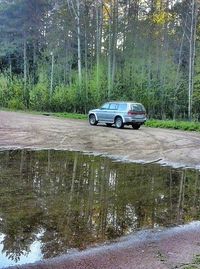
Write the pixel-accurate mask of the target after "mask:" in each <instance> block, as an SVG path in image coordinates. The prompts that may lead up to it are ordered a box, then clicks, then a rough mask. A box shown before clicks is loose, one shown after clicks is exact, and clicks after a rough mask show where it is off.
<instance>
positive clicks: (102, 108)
mask: <svg viewBox="0 0 200 269" xmlns="http://www.w3.org/2000/svg"><path fill="white" fill-rule="evenodd" d="M108 107H109V103H105V104H104V105H102V106H101V107H100V109H101V110H105V109H108Z"/></svg>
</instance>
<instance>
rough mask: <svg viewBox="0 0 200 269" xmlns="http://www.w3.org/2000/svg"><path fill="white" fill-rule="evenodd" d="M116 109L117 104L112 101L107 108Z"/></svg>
mask: <svg viewBox="0 0 200 269" xmlns="http://www.w3.org/2000/svg"><path fill="white" fill-rule="evenodd" d="M117 109H118V104H114V103H112V104H110V106H109V110H117Z"/></svg>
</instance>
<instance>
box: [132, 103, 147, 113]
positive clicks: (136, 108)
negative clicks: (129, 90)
mask: <svg viewBox="0 0 200 269" xmlns="http://www.w3.org/2000/svg"><path fill="white" fill-rule="evenodd" d="M131 110H132V111H138V112H141V111H145V108H144V107H143V105H142V104H131Z"/></svg>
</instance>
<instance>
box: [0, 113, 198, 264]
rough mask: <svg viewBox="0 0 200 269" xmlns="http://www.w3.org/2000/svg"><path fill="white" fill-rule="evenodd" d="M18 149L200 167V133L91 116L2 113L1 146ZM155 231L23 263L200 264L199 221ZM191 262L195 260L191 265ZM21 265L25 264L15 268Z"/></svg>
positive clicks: (0, 127)
mask: <svg viewBox="0 0 200 269" xmlns="http://www.w3.org/2000/svg"><path fill="white" fill-rule="evenodd" d="M15 148H31V149H35V148H37V149H44V148H51V149H59V150H78V151H87V152H92V153H101V154H107V155H109V156H112V157H115V158H118V159H123V160H132V161H137V162H139V161H142V162H156V161H157V162H161V163H167V164H171V165H173V166H190V167H195V168H200V161H199V160H200V134H199V133H195V132H194V133H191V132H182V131H175V130H165V129H152V128H146V127H141V129H140V130H133V129H131V128H129V127H128V128H125V129H122V130H118V129H115V128H108V127H105V126H103V125H101V126H100V125H99V126H90V125H89V124H88V122H87V121H80V120H66V119H58V118H53V117H47V116H39V115H31V114H25V113H14V112H0V150H3V149H15ZM176 229H178V228H174V229H172V230H169V231H168V230H164V231H161V232H156V233H155V234H152V235H151V232H150V234H149V233H147V236H146V237H145V238H143V239H142V240H141V238H140V237H138V235H136V241H135V239H134V238H135V236H134V235H133V236H130V237H129V238H127V239H125V241H126V240H127V241H126V242H119V243H118V244H113V245H111V246H104V247H103V249H102V248H101V247H99V248H94V249H92V250H88V251H85V252H84V251H83V252H82V253H80V254H75V255H73V254H72V255H70V256H68V255H67V256H63V257H61V258H57V259H54V260H47V261H44V262H41V263H36V264H35V265H24V266H22V268H33V269H35V268H41V269H44V268H48V269H49V268H52V269H53V268H55V269H60V268H66V269H67V268H70V269H78V268H80V269H88V268H91V269H100V268H103V269H111V268H112V269H114V268H115V269H117V268H118V269H129V268H130V269H168V268H200V264H199V263H198V262H197V263H196V262H194V256H195V255H197V254H200V243H199V242H200V222H198V223H197V224H195V225H186V226H184V227H182V228H180V230H179V229H178V230H176ZM196 257H199V256H196ZM192 261H193V262H194V264H193V265H192V264H191V263H192ZM15 268H20V267H18V266H17V267H15Z"/></svg>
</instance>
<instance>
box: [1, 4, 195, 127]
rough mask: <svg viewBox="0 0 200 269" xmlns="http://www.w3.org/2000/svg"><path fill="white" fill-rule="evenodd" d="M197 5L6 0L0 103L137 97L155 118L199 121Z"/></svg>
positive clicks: (62, 108) (93, 102)
mask: <svg viewBox="0 0 200 269" xmlns="http://www.w3.org/2000/svg"><path fill="white" fill-rule="evenodd" d="M75 2H76V4H74V3H75ZM198 11H199V5H198V1H196V0H181V1H180V0H175V1H164V0H151V1H136V0H129V1H117V0H116V1H107V0H98V1H91V0H85V1H83V0H76V1H74V0H67V1H63V0H59V1H58V0H49V1H44V0H34V1H26V0H12V1H8V0H1V1H0V106H1V107H7V108H11V109H21V110H34V111H48V112H51V113H52V112H68V113H74V112H76V113H83V114H87V112H88V110H89V109H91V108H94V107H98V106H100V105H101V104H102V103H103V102H105V101H110V100H119V101H120V100H124V101H127V100H133V101H137V102H141V103H142V104H143V105H144V106H145V108H146V109H147V113H148V115H149V117H150V118H154V119H166V118H167V119H173V120H185V119H188V120H200V105H199V104H200V26H199V12H198ZM170 126H171V125H170ZM192 128H193V127H192Z"/></svg>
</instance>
